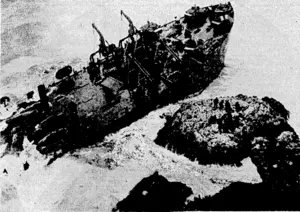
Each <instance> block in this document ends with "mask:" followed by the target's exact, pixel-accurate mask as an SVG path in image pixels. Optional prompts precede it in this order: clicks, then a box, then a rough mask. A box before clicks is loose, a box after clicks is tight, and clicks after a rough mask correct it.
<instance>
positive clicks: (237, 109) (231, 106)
mask: <svg viewBox="0 0 300 212" xmlns="http://www.w3.org/2000/svg"><path fill="white" fill-rule="evenodd" d="M288 116H289V112H288V111H287V110H286V109H285V108H284V106H283V105H282V104H281V103H280V102H278V101H276V100H275V99H273V98H268V97H265V98H263V99H259V98H257V97H247V96H244V95H237V96H236V97H221V98H215V99H208V100H202V101H197V102H189V103H183V104H182V106H181V108H180V109H179V110H178V111H177V112H176V113H175V114H174V115H173V116H168V117H167V123H166V125H165V127H164V128H163V129H162V130H161V131H160V132H159V133H158V137H157V138H156V140H155V142H156V143H157V144H159V145H161V146H165V147H166V148H168V149H170V150H172V151H173V152H177V153H179V154H184V155H185V156H186V157H188V158H189V159H191V160H197V161H198V162H199V163H200V164H232V165H234V164H235V165H239V163H240V161H241V160H242V159H243V158H246V157H249V156H250V157H251V159H252V161H253V163H254V164H255V165H256V166H257V169H258V172H259V174H260V175H261V178H262V180H263V183H264V184H266V185H268V186H269V187H271V188H273V189H276V190H280V191H281V190H284V191H293V192H294V191H296V192H299V191H300V170H299V167H300V166H299V163H300V162H299V161H300V160H299V159H300V141H299V137H298V136H297V135H296V133H295V131H294V130H293V128H292V127H291V126H290V125H289V124H288V123H287V120H288Z"/></svg>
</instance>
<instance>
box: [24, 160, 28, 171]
mask: <svg viewBox="0 0 300 212" xmlns="http://www.w3.org/2000/svg"><path fill="white" fill-rule="evenodd" d="M23 168H24V171H26V170H27V169H28V168H29V163H28V162H27V161H26V162H25V163H24V164H23Z"/></svg>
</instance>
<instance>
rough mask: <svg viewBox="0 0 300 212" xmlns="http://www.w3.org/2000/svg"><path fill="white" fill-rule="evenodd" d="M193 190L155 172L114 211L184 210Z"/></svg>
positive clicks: (134, 189)
mask: <svg viewBox="0 0 300 212" xmlns="http://www.w3.org/2000/svg"><path fill="white" fill-rule="evenodd" d="M192 193H193V192H192V189H191V188H189V187H187V186H186V185H185V184H183V183H180V182H169V181H168V180H167V179H166V178H165V177H163V176H161V175H159V174H158V172H155V173H154V174H152V175H151V176H149V177H146V178H144V179H143V180H141V181H140V182H139V183H138V184H137V185H136V186H135V187H134V188H133V189H132V190H131V191H130V193H129V195H128V196H127V197H126V198H125V199H123V200H122V201H120V202H118V204H117V205H116V207H115V208H114V209H113V211H171V210H172V211H174V210H182V209H183V206H184V205H185V203H186V200H187V198H188V197H189V196H190V195H191V194H192Z"/></svg>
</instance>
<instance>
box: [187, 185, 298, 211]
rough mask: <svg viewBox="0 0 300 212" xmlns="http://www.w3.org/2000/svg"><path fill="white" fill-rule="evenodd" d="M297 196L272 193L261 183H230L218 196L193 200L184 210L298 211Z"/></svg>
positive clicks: (286, 193) (288, 193)
mask: <svg viewBox="0 0 300 212" xmlns="http://www.w3.org/2000/svg"><path fill="white" fill-rule="evenodd" d="M298 197H299V194H297V193H291V192H279V191H277V192H274V190H272V189H270V188H269V187H267V186H265V185H264V184H263V183H259V184H248V183H242V182H236V183H232V184H231V185H230V186H228V187H227V188H225V189H223V190H221V191H220V192H219V193H218V194H216V195H214V196H212V197H206V198H204V199H201V198H195V199H194V200H193V201H190V202H189V203H188V204H187V205H186V206H185V210H188V211H194V210H197V211H198V210H201V211H203V210H204V211H206V210H210V211H215V210H218V211H219V210H221V211H224V210H225V211H236V210H238V211H248V210H251V211H257V210H259V211H262V210H263V211H265V210H268V211H270V210H297V211H298V210H299V209H300V206H299V204H298Z"/></svg>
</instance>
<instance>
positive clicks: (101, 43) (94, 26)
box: [92, 23, 105, 46]
mask: <svg viewBox="0 0 300 212" xmlns="http://www.w3.org/2000/svg"><path fill="white" fill-rule="evenodd" d="M92 27H93V28H94V29H95V30H96V32H97V33H98V35H99V37H100V39H99V40H100V45H104V46H105V39H104V37H103V35H102V33H101V32H100V30H99V29H98V28H97V27H96V25H95V24H94V23H92Z"/></svg>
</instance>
